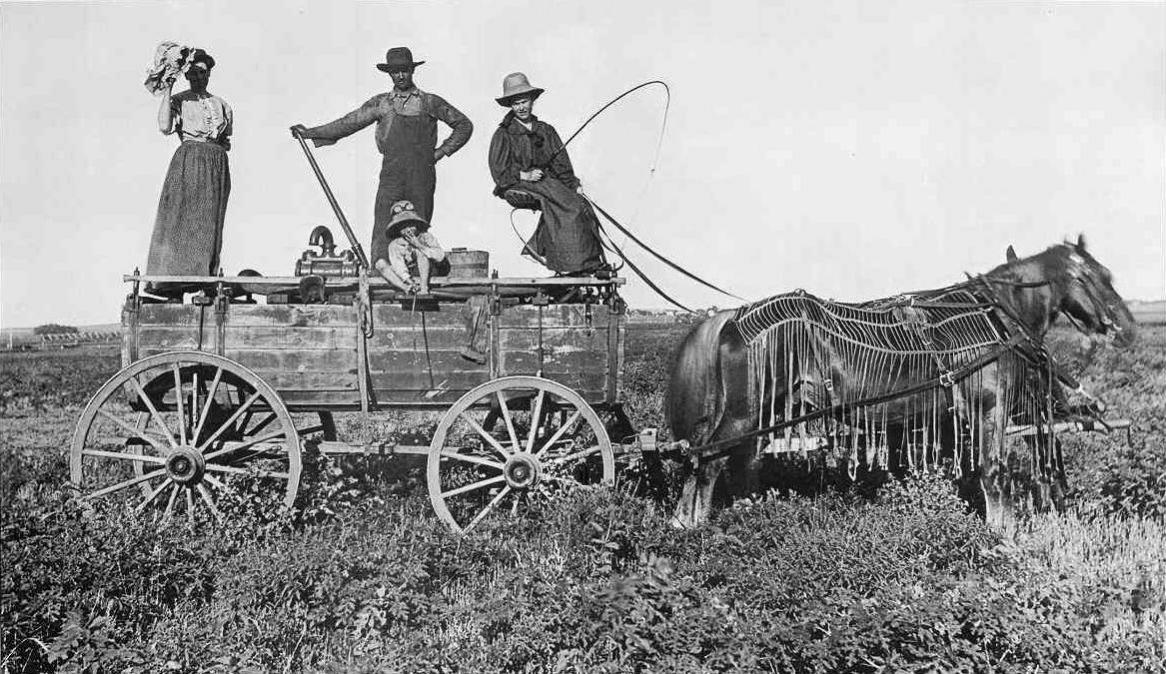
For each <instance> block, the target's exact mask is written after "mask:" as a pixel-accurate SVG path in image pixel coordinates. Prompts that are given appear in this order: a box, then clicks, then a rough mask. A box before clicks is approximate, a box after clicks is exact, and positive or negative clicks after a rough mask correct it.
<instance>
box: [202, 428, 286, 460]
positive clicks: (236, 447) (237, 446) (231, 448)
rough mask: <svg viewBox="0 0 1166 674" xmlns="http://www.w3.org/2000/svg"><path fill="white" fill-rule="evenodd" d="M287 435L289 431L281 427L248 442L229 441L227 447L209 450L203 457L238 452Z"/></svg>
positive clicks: (211, 457)
mask: <svg viewBox="0 0 1166 674" xmlns="http://www.w3.org/2000/svg"><path fill="white" fill-rule="evenodd" d="M286 436H287V433H285V432H284V431H283V430H282V429H280V430H278V431H272V432H271V433H268V434H267V435H261V436H259V437H258V438H251V439H250V440H247V441H246V442H231V443H228V444H227V445H226V446H225V447H221V448H219V449H216V450H215V451H213V452H207V453H206V454H204V455H203V458H205V459H213V458H215V457H216V456H220V455H222V454H226V453H227V452H238V451H240V450H243V449H247V448H248V447H253V446H255V445H258V444H259V443H261V442H267V441H268V440H274V439H276V438H279V437H286Z"/></svg>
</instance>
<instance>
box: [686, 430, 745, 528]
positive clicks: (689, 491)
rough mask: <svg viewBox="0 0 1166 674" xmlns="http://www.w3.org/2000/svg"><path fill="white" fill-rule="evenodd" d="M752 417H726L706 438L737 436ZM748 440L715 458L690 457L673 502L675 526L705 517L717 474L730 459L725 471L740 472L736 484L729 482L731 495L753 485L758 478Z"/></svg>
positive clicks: (695, 523) (698, 522)
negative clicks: (684, 476)
mask: <svg viewBox="0 0 1166 674" xmlns="http://www.w3.org/2000/svg"><path fill="white" fill-rule="evenodd" d="M751 423H752V421H751V420H750V419H748V418H729V419H725V420H724V421H722V423H721V425H720V426H719V427H718V428H717V430H716V432H714V433H713V435H712V437H710V438H709V442H710V443H711V442H717V441H718V440H721V439H728V438H733V437H738V436H740V435H743V434H745V433H748V432H749V431H750V430H752V428H753V427H752V425H751ZM752 454H753V452H752V443H751V442H748V441H746V442H743V443H741V444H739V445H736V446H734V447H732V448H730V449H729V450H728V451H727V453H726V454H724V455H722V456H718V457H717V458H715V459H711V460H708V461H702V460H701V459H700V457H693V459H692V461H693V464H690V467H689V470H688V475H687V477H686V479H685V481H684V487H683V488H682V489H681V492H680V499H679V500H678V501H677V503H676V511H675V513H674V514H673V516H672V525H673V526H674V527H676V528H681V529H690V528H694V527H697V526H700V525H701V524H703V523H705V522H707V521H708V517H709V514H710V513H712V509H713V494H714V492H715V491H716V486H717V480H718V479H719V478H720V477H721V474H722V473H723V472H724V470H725V468H726V466H728V465H729V464H730V462H732V469H731V470H730V471H729V475H730V476H732V477H738V476H740V477H741V478H742V479H740V480H739V482H740V484H733V485H730V493H731V494H732V495H734V496H737V495H740V494H741V493H742V492H743V491H745V490H749V489H754V490H755V489H756V485H757V482H758V478H757V468H756V462H755V461H754V460H753V456H752Z"/></svg>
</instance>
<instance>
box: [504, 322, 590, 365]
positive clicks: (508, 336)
mask: <svg viewBox="0 0 1166 674" xmlns="http://www.w3.org/2000/svg"><path fill="white" fill-rule="evenodd" d="M498 341H499V343H500V344H501V346H502V349H503V350H504V351H508V352H509V351H527V352H533V351H534V350H535V349H537V348H539V345H540V343H541V345H542V348H543V349H544V350H546V351H547V352H550V351H556V352H563V353H569V352H575V351H586V352H588V353H592V354H594V356H595V357H596V358H598V359H601V360H602V359H606V358H607V331H606V330H586V329H582V328H573V329H566V330H543V331H542V339H541V341H540V339H539V331H538V330H537V329H522V330H520V329H516V328H503V329H502V330H499V331H498Z"/></svg>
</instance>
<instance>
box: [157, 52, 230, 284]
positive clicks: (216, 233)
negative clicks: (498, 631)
mask: <svg viewBox="0 0 1166 674" xmlns="http://www.w3.org/2000/svg"><path fill="white" fill-rule="evenodd" d="M214 66H215V60H214V59H213V58H211V56H210V55H209V54H207V53H206V52H205V51H203V50H201V49H193V50H189V55H188V61H187V64H186V65H185V66H184V67H186V79H187V81H189V82H190V89H188V90H187V91H183V92H182V93H179V94H177V95H171V89H172V88H173V86H174V78H175V77H176V76H177V74H178V71H177V70H172V71H170V72H169V73H168V74H164V75H163V77H164V81H162V82H160V83H159V84H160V85H161V86H159V87H158V88H159V91H160V93H162V94H163V95H162V104H161V106H160V107H159V109H158V130H159V131H161V132H162V133H164V134H167V135H169V134H171V133H174V132H175V131H177V132H178V138H179V140H180V141H181V144H180V145H179V146H178V149H177V150H175V152H174V157H173V158H172V159H171V160H170V169H169V170H168V171H167V172H166V180H165V182H163V184H162V196H161V197H160V198H159V200H158V215H157V217H156V218H155V220H154V234H153V236H152V237H151V239H150V256H149V259H148V261H147V262H146V273H147V274H157V275H172V276H210V275H214V274H217V273H218V269H219V253H220V252H221V251H222V247H223V221H224V219H225V216H226V212H227V197H228V196H229V195H230V193H231V171H230V168H229V166H228V163H227V150H228V149H229V148H230V146H231V143H230V137H231V132H232V127H233V113H232V112H231V107H230V106H229V105H227V102H226V101H224V100H223V99H221V98H219V97H218V96H215V95H214V94H212V93H210V92H209V91H207V83H208V82H209V81H210V73H211V69H212V68H214ZM147 290H149V291H150V292H155V293H158V294H162V295H171V296H176V297H178V298H181V297H182V291H183V290H184V288H183V287H182V286H181V285H180V284H173V283H160V284H154V285H152V286H151V287H150V288H148V289H147Z"/></svg>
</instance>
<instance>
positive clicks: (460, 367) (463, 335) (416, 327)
mask: <svg viewBox="0 0 1166 674" xmlns="http://www.w3.org/2000/svg"><path fill="white" fill-rule="evenodd" d="M474 310H475V309H474V308H473V307H471V306H470V305H468V304H462V303H457V304H453V303H444V304H440V305H427V306H424V307H422V306H412V305H400V304H377V305H375V306H374V307H373V310H372V317H373V326H374V328H373V336H372V337H371V338H369V340H368V362H369V379H370V384H371V386H370V388H371V393H372V398H373V400H374V401H375V403H376V404H377V405H387V404H393V405H414V406H430V405H433V406H448V405H450V404H452V403H453V402H454V401H456V400H457V399H458V398H459V397H461V396H462V394H464V393H466V392H467V391H469V390H470V389H472V388H474V387H475V386H477V385H478V384H481V383H483V382H485V381H487V380H489V379H490V366H489V364H488V363H485V364H479V363H475V362H474V361H471V360H468V359H466V358H463V357H462V355H461V353H460V350H461V349H462V348H463V347H466V346H469V343H470V326H471V324H472V321H473V312H474ZM488 338H489V336H488V333H487V327H486V323H485V321H483V323H482V325H481V327H480V328H479V333H478V335H477V340H476V341H477V344H478V349H479V350H480V349H484V348H485V345H486V344H487V343H488V342H487V340H488Z"/></svg>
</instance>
